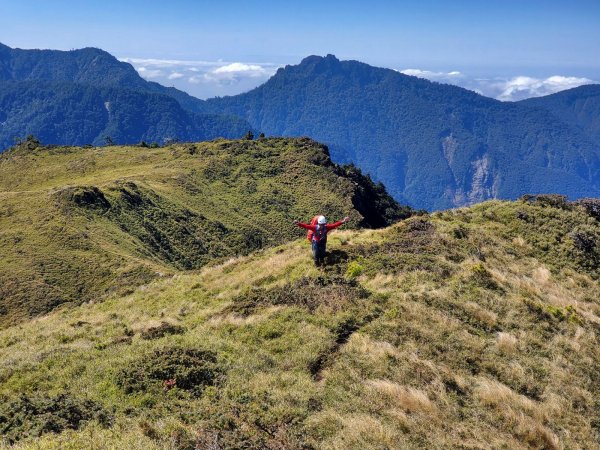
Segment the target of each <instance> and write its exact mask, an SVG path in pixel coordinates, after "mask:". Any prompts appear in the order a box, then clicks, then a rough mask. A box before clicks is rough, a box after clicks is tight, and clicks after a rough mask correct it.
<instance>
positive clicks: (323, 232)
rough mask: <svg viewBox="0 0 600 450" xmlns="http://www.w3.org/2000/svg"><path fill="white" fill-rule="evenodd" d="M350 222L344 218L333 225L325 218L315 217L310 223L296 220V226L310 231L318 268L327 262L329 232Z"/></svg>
mask: <svg viewBox="0 0 600 450" xmlns="http://www.w3.org/2000/svg"><path fill="white" fill-rule="evenodd" d="M349 220H350V217H344V219H342V220H338V221H337V222H334V223H331V224H328V223H327V219H326V218H325V216H315V217H314V218H313V220H311V222H310V223H303V222H299V221H297V220H294V224H295V225H298V226H299V227H301V228H306V229H307V230H308V235H307V238H308V239H309V240H310V242H311V244H312V252H313V258H314V260H315V265H316V266H320V265H322V264H323V263H324V262H325V250H326V248H327V232H328V231H330V230H333V229H335V228H337V227H339V226H341V225H343V224H345V223H347V222H348V221H349Z"/></svg>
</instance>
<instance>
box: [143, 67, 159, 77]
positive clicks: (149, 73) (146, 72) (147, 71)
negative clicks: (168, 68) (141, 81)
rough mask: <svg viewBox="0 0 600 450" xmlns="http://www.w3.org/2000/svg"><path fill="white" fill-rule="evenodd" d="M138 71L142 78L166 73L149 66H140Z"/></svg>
mask: <svg viewBox="0 0 600 450" xmlns="http://www.w3.org/2000/svg"><path fill="white" fill-rule="evenodd" d="M137 71H138V72H139V74H140V76H141V77H142V78H159V77H162V76H163V75H164V74H163V71H162V70H158V69H148V68H147V67H139V68H138V69H137Z"/></svg>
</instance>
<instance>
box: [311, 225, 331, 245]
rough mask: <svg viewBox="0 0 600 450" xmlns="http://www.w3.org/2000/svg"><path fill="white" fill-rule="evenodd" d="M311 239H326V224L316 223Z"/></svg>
mask: <svg viewBox="0 0 600 450" xmlns="http://www.w3.org/2000/svg"><path fill="white" fill-rule="evenodd" d="M312 239H313V241H317V242H325V241H327V224H325V225H319V224H317V228H316V229H315V232H314V233H313V235H312Z"/></svg>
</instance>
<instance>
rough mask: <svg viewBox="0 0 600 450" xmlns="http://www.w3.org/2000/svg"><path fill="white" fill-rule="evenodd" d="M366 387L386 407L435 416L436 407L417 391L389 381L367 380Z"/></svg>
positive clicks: (422, 393)
mask: <svg viewBox="0 0 600 450" xmlns="http://www.w3.org/2000/svg"><path fill="white" fill-rule="evenodd" d="M366 385H367V386H368V387H369V388H370V389H371V390H372V391H373V394H374V395H377V396H381V397H383V399H384V401H385V402H386V403H387V404H388V406H391V407H398V408H401V409H402V410H403V411H406V412H409V413H414V412H416V413H422V414H426V415H428V416H435V414H436V412H437V407H436V406H435V405H434V404H433V403H432V402H431V400H429V398H428V397H427V394H425V393H424V392H423V391H420V390H419V389H415V388H412V387H406V386H401V385H399V384H398V383H394V382H393V381H389V380H367V382H366Z"/></svg>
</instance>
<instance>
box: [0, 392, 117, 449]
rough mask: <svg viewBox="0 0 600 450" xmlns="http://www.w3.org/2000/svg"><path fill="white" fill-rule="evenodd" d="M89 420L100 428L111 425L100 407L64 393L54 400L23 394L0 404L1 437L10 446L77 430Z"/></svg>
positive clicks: (89, 401) (109, 419)
mask: <svg viewBox="0 0 600 450" xmlns="http://www.w3.org/2000/svg"><path fill="white" fill-rule="evenodd" d="M91 420H97V421H98V422H99V423H100V424H101V425H102V426H110V425H111V423H112V417H111V416H110V415H109V414H108V413H107V412H106V411H105V410H104V409H103V408H102V406H101V405H100V404H98V403H96V402H94V401H92V400H86V399H80V398H77V397H73V396H72V395H71V394H67V393H64V394H60V395H58V396H56V397H48V396H45V395H42V394H34V395H26V394H23V395H21V396H20V397H17V398H14V399H8V398H4V399H2V401H1V402H0V436H2V437H3V438H4V439H6V440H7V441H8V442H9V443H10V444H13V443H15V442H17V441H19V440H21V439H24V438H27V437H39V436H41V435H43V434H46V433H60V432H61V431H63V430H68V429H70V430H77V429H79V428H81V427H82V426H83V425H84V424H85V423H86V422H88V421H91Z"/></svg>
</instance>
